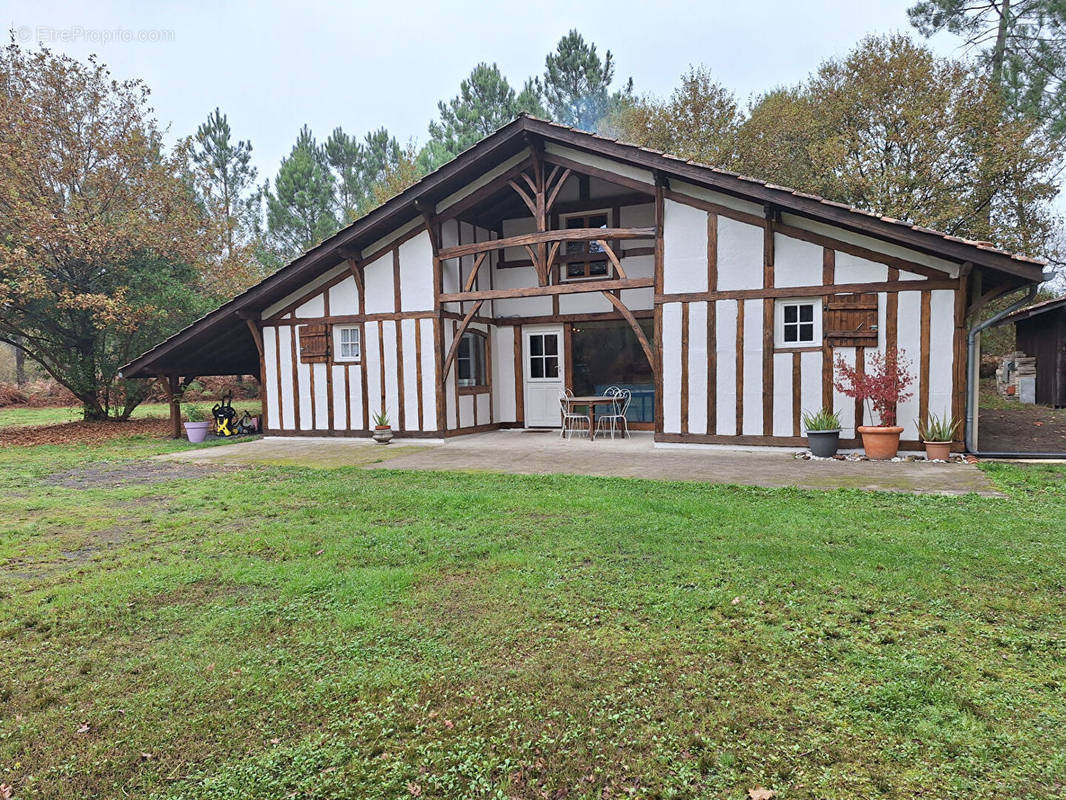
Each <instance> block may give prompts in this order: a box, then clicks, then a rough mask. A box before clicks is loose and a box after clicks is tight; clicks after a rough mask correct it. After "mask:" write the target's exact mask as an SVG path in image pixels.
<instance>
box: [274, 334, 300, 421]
mask: <svg viewBox="0 0 1066 800" xmlns="http://www.w3.org/2000/svg"><path fill="white" fill-rule="evenodd" d="M277 333H278V354H279V355H280V356H281V423H282V424H281V426H280V427H282V428H283V429H285V430H289V431H292V430H296V403H295V400H294V399H293V396H292V336H293V327H292V326H291V325H279V326H278V327H277ZM275 419H276V417H275Z"/></svg>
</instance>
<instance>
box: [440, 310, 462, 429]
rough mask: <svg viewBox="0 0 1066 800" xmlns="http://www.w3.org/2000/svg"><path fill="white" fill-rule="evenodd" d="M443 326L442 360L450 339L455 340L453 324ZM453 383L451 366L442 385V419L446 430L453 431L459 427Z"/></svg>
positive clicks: (446, 322)
mask: <svg viewBox="0 0 1066 800" xmlns="http://www.w3.org/2000/svg"><path fill="white" fill-rule="evenodd" d="M443 325H444V348H443V350H442V351H441V352H442V353H443V354H444V355H442V356H441V358H442V359H443V358H444V356H446V355H447V354H448V351H449V350H450V349H451V347H452V339H454V338H455V337H454V336H453V334H454V332H455V331H454V330H453V328H454V323H452V321H451V320H444V322H443ZM455 381H456V375H455V366H454V365H453V366H452V368H451V369H449V370H448V377H447V380H446V381H445V383H444V419H445V421H446V422H445V424H446V425H447V428H448V430H455V429H456V428H458V427H459V419H458V413H459V409H458V408H456V405H455Z"/></svg>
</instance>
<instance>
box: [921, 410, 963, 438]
mask: <svg viewBox="0 0 1066 800" xmlns="http://www.w3.org/2000/svg"><path fill="white" fill-rule="evenodd" d="M959 424H960V421H959V420H957V419H955V418H954V417H951V416H948V415H947V414H945V415H944V416H942V417H940V416H937V415H936V414H929V416H927V417H926V418H925V420H918V435H919V436H921V437H922V441H923V442H950V441H951V440H952V439H954V438H955V434H956V433H957V432H958V430H959Z"/></svg>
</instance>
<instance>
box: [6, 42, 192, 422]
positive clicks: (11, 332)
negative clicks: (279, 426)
mask: <svg viewBox="0 0 1066 800" xmlns="http://www.w3.org/2000/svg"><path fill="white" fill-rule="evenodd" d="M147 99H148V90H147V88H146V87H145V86H144V84H143V83H141V82H140V81H117V80H114V79H113V78H112V77H111V75H110V73H109V71H108V70H107V68H106V67H105V66H103V65H102V64H99V63H97V61H96V60H95V59H94V58H90V59H89V60H88V62H87V63H80V62H77V61H75V60H73V59H71V58H69V57H66V56H62V55H56V54H53V53H52V52H51V51H49V50H48V49H46V48H40V49H38V50H36V51H32V52H29V51H24V50H22V49H20V48H19V47H18V46H17V45H16V44H15V43H14V42H12V43H11V44H10V45H9V46H8V47H6V48H5V49H4V50H3V51H2V53H0V309H2V310H3V313H2V314H0V340H2V341H6V342H8V343H12V342H15V341H20V343H21V346H22V347H23V349H24V350H25V352H26V354H27V355H28V356H29V357H30V358H32V359H33V360H34V361H36V362H38V363H39V364H41V366H43V367H44V368H45V369H46V370H47V371H48V372H49V374H51V375H52V376H53V377H54V378H55V379H56V380H57V381H59V382H60V383H61V384H63V385H64V386H66V387H67V388H68V389H70V391H71V392H73V393H74V395H75V396H76V397H77V398H78V399H79V400H80V401H81V402H82V405H83V407H84V414H85V417H86V419H101V418H104V417H106V416H108V415H109V414H111V413H112V412H113V413H114V414H115V415H116V416H118V417H119V418H126V417H128V416H129V414H130V412H131V411H132V410H133V408H134V407H135V406H136V405H137V404H138V403H139V402H140V400H141V399H142V398H143V397H144V396H145V394H146V392H147V386H148V382H147V381H124V380H122V379H120V378H119V377H118V374H117V371H118V368H119V367H120V366H121V365H122V364H124V363H126V362H127V361H129V360H131V359H132V358H133V357H134V356H136V355H138V354H139V353H140V352H141V351H142V350H144V349H146V348H147V347H149V346H151V345H152V344H154V343H156V342H158V341H159V340H160V339H161V338H163V337H165V336H167V335H169V334H171V333H173V332H174V331H175V330H177V329H178V328H180V327H181V326H182V325H184V324H187V323H188V322H189V321H190V320H191V319H192V318H194V317H195V316H197V315H198V314H199V313H201V312H202V311H203V305H202V303H201V301H200V298H199V297H198V294H197V292H196V289H197V287H198V283H199V273H198V270H197V266H198V261H197V259H198V257H199V255H200V254H201V253H202V252H203V250H204V241H205V239H204V228H203V225H202V222H203V220H202V217H201V215H200V213H199V210H198V208H197V205H196V203H195V200H194V198H193V197H192V195H191V193H190V192H189V190H188V187H187V185H186V183H185V182H184V181H183V180H182V178H181V167H182V162H181V160H180V159H179V158H178V157H177V156H175V155H167V154H165V153H164V152H163V148H162V136H161V133H160V131H159V129H158V126H157V125H156V123H155V120H153V119H152V118H151V116H150V109H149V108H148V106H147ZM190 287H192V289H193V291H190ZM20 337H21V338H20Z"/></svg>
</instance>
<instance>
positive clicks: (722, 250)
mask: <svg viewBox="0 0 1066 800" xmlns="http://www.w3.org/2000/svg"><path fill="white" fill-rule="evenodd" d="M762 237H763V231H762V228H757V227H756V226H754V225H748V224H747V223H746V222H738V221H737V220H735V219H730V218H729V217H723V216H719V217H718V288H719V290H721V291H732V290H734V289H760V288H762V273H763V252H762Z"/></svg>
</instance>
